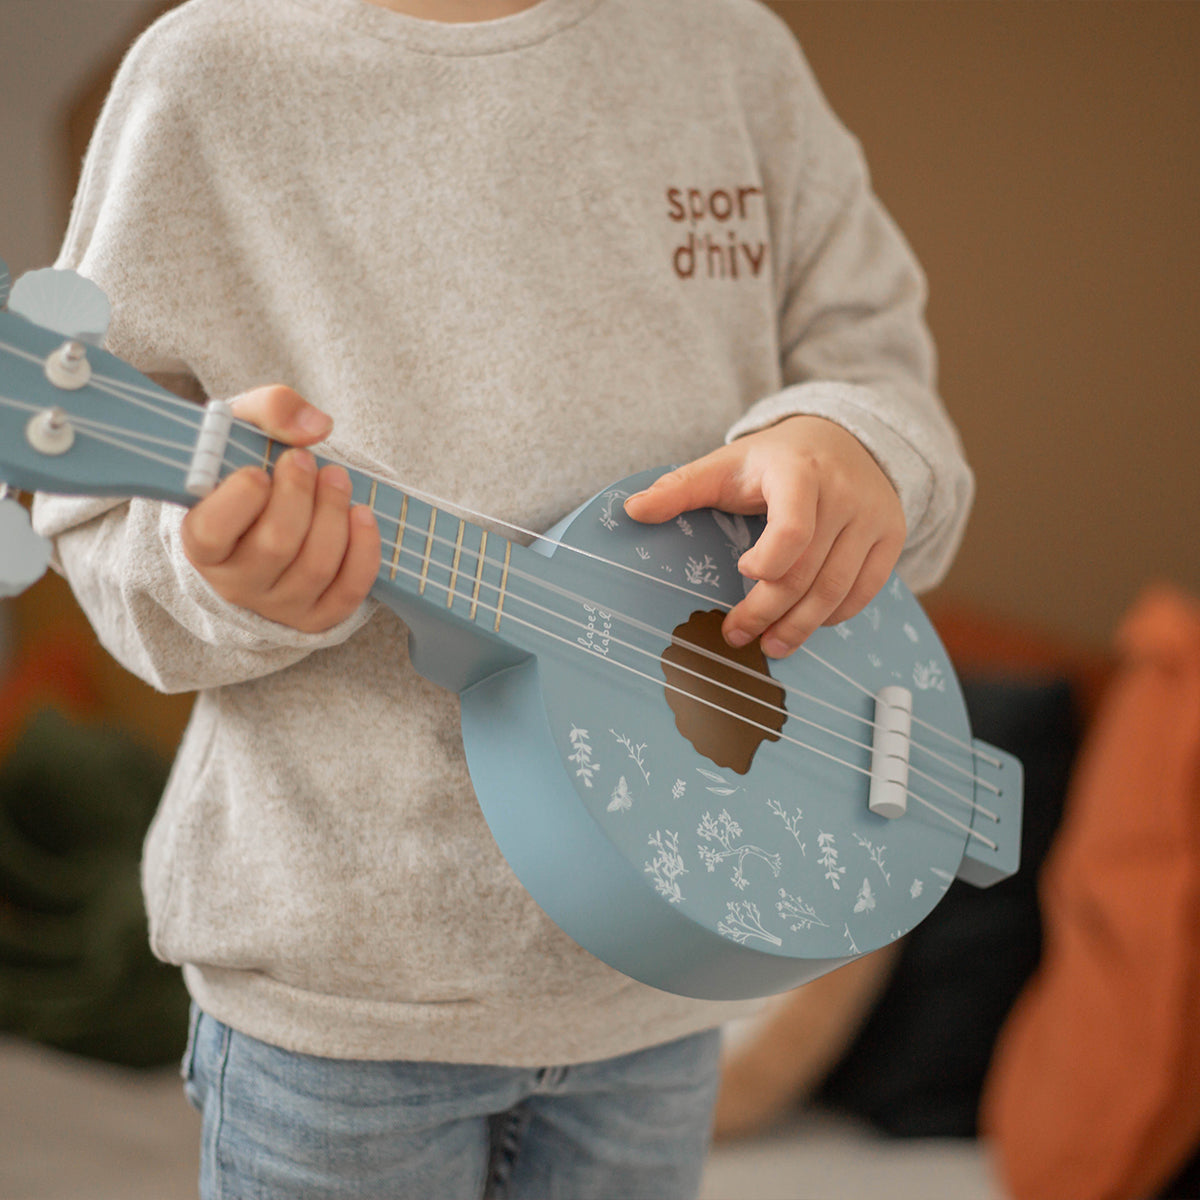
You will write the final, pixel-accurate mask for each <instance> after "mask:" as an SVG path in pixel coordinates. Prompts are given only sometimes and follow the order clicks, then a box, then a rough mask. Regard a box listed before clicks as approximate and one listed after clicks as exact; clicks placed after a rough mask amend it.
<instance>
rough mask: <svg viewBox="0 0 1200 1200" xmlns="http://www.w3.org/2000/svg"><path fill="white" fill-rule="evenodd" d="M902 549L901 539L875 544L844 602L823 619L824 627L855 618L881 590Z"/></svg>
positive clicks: (889, 576)
mask: <svg viewBox="0 0 1200 1200" xmlns="http://www.w3.org/2000/svg"><path fill="white" fill-rule="evenodd" d="M902 548H903V541H902V539H901V540H899V541H897V540H894V539H893V540H891V541H880V542H877V543H876V544H875V546H874V547H873V548H872V549H871V552H870V553H869V554H868V555H867V558H866V561H865V562H864V563H863V565H862V571H861V572H860V573H859V576H858V579H857V580H856V581H855V584H854V587H853V588H851V589H850V592H849V594H848V595H847V596H846V598H845V600H843V601H842V602H841V604H839V605H838V606H837V608H835V609H834V610H833V612H832V613H830V614H829V616H828V617H826V618H825V624H826V625H840V624H841V622H843V621H848V620H850V618H851V617H853V616H857V615H858V614H859V613H860V612H862V610H863V609H864V608H866V606H867V605H868V604H870V603H871V601H872V600H874V599H875V597H876V596H878V595H879V593H880V592H881V591H882V590H883V588H884V586H885V585H886V584H887V581H888V579H889V578H891V574H892V571H894V570H895V568H896V562H897V560H898V559H899V558H900V550H901V549H902Z"/></svg>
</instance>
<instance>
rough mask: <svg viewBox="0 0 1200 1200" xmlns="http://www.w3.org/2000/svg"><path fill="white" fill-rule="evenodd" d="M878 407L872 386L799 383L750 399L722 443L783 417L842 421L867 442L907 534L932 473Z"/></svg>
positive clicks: (913, 533)
mask: <svg viewBox="0 0 1200 1200" xmlns="http://www.w3.org/2000/svg"><path fill="white" fill-rule="evenodd" d="M882 407H883V402H882V400H881V398H880V394H879V393H878V392H877V391H876V390H875V389H873V388H869V387H863V386H862V385H860V384H854V383H836V382H820V383H801V384H796V385H794V386H792V387H787V388H784V389H783V391H781V392H776V393H775V394H774V395H772V396H767V397H765V398H764V399H762V400H759V401H758V402H757V403H755V404H752V405H751V406H750V408H748V409H747V410H746V412H745V414H744V415H743V416H742V417H740V418H739V419H738V420H737V421H736V422H735V423H734V424H733V425H732V426H730V428H729V431H728V432H727V433H726V434H725V442H726V444H728V443H730V442H732V441H735V440H736V439H737V438H740V437H745V436H746V434H748V433H757V432H758V431H759V430H761V429H767V428H769V427H770V426H772V425H777V424H778V423H779V422H780V421H783V420H785V419H786V418H788V417H797V416H811V417H824V418H825V419H826V420H829V421H833V422H835V423H836V424H838V425H840V426H842V428H843V429H845V430H847V431H848V432H850V433H852V434H854V436H855V437H856V438H857V439H858V440H859V441H860V442H861V443H862V444H863V445H864V446H865V447H866V449H867V451H868V452H869V453H870V454H871V456H872V457H873V458H874V459H875V461H876V462H877V463H878V464H879V466H880V469H881V470H882V471H883V473H884V474H885V475H886V476H887V477H888V479H889V481H890V482H891V484H892V487H894V488H895V489H896V494H897V495H898V496H899V497H900V503H901V505H902V506H903V508H904V520H905V523H906V526H907V529H908V536H909V538H910V539H912V538H914V537H917V536H918V530H919V529H920V527H921V524H922V522H923V521H924V519H925V516H926V514H927V512H928V510H929V503H930V499H931V496H932V493H933V472H932V470H931V469H930V466H929V463H928V462H927V461H926V460H925V458H924V457H923V456H922V455H921V453H920V452H919V451H918V450H917V449H916V447H915V446H914V445H913V444H912V442H910V441H909V440H908V439H907V438H905V437H904V436H903V433H902V432H900V431H899V430H897V429H896V428H894V427H893V426H892V425H891V424H889V423H888V422H887V421H885V420H883V418H881V417H880V416H879V411H880V409H881V408H882Z"/></svg>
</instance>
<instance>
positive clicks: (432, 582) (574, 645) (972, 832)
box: [0, 396, 998, 851]
mask: <svg viewBox="0 0 1200 1200" xmlns="http://www.w3.org/2000/svg"><path fill="white" fill-rule="evenodd" d="M0 403H6V404H8V405H10V406H11V407H15V408H18V409H21V410H22V411H31V410H32V411H35V412H40V411H44V410H43V409H42V408H41V407H40V406H36V405H30V404H27V403H24V402H21V401H16V400H13V399H11V398H10V397H7V396H0ZM92 424H95V425H102V424H103V423H100V422H88V421H86V420H84V421H83V422H81V423H80V432H81V433H82V435H83V436H85V437H91V438H94V439H96V440H99V441H102V442H105V443H107V444H112V445H117V446H119V447H121V448H123V449H125V450H127V451H128V452H130V453H133V454H139V455H141V456H142V457H146V458H152V459H154V460H156V461H159V462H164V463H166V464H167V465H168V466H171V467H173V468H175V469H179V470H182V469H183V467H181V465H180V464H179V463H177V462H174V461H173V460H170V459H166V458H164V457H163V456H161V455H158V454H154V453H153V452H151V451H147V450H145V449H143V448H142V447H139V446H136V445H134V444H132V443H130V442H128V441H122V440H121V439H120V438H117V437H109V436H107V435H106V434H103V433H99V432H97V430H96V429H94V428H88V427H86V426H88V425H92ZM118 432H123V431H118ZM392 545H393V546H394V545H395V543H392ZM399 549H400V551H401V553H407V554H417V551H415V550H406V549H405V548H404V547H403V546H400V547H399ZM485 561H486V560H485ZM392 566H393V567H394V568H395V569H397V570H399V571H400V572H401V573H402V574H404V575H407V576H409V577H410V578H413V579H420V578H421V573H420V572H418V571H416V570H413V569H411V568H409V567H406V566H399V565H398V564H396V563H393V564H392ZM425 582H426V586H433V587H435V588H440V589H441V590H442V591H444V592H446V594H447V595H448V596H449V595H450V588H449V584H448V583H446V584H443V583H441V582H440V581H439V580H437V579H430V578H428V576H426V577H425ZM489 587H490V588H493V589H495V590H497V591H498V589H497V588H496V585H494V584H490V585H489ZM514 595H515V594H514ZM517 598H518V599H520V597H517ZM477 603H478V606H479V607H480V608H483V609H484V611H486V612H494V613H496V614H497V615H498V616H499V615H500V613H501V610H500V607H499V604H498V603H497V604H495V605H490V604H488V603H487V602H486V601H478V602H477ZM535 607H538V608H540V607H541V606H540V605H535ZM504 616H505V618H506V619H507V620H509V621H515V622H516V623H517V624H520V625H524V626H526V627H527V628H530V629H533V630H534V631H535V632H537V633H539V634H540V635H542V636H546V637H550V638H552V639H554V640H555V641H557V642H560V643H562V644H563V645H565V646H566V647H567V648H568V649H570V650H572V651H573V652H578V653H582V654H585V655H587V656H588V657H589V658H599V659H601V660H602V661H604V662H606V663H608V665H610V666H615V667H618V668H619V669H621V670H625V671H629V672H631V673H632V674H634V675H637V676H638V677H639V678H642V679H645V680H647V681H648V682H650V683H652V684H654V686H655V687H665V688H667V689H669V690H671V691H674V692H677V693H679V694H680V695H684V696H689V697H690V698H691V699H693V700H695V701H698V702H699V703H701V704H704V705H706V706H707V707H709V708H712V709H714V710H715V711H717V712H719V713H721V714H723V715H725V716H728V717H731V718H732V719H733V720H735V721H741V722H742V723H744V724H747V725H751V726H753V727H755V728H757V729H759V730H761V731H763V732H765V733H766V734H768V735H769V736H770V737H772V738H777V739H782V740H784V741H786V742H789V743H790V744H792V745H794V746H796V747H797V748H799V749H802V750H807V751H808V752H809V753H812V754H816V755H819V756H820V757H822V758H826V759H828V760H830V761H831V762H833V763H835V764H837V765H838V766H841V767H846V768H848V769H849V770H851V771H854V772H856V773H858V774H860V775H865V776H866V777H867V778H871V771H870V770H868V769H867V768H865V767H861V766H859V765H858V764H857V763H852V762H849V761H847V760H846V759H843V758H839V757H838V756H837V755H835V754H831V753H829V752H828V751H826V750H822V749H821V748H820V747H818V746H813V745H811V744H809V743H807V742H803V741H801V740H800V739H798V738H795V737H792V736H790V735H789V734H786V733H783V732H782V730H773V729H771V728H770V727H769V726H766V725H763V724H761V723H760V722H757V721H754V720H752V719H750V718H749V717H746V716H744V715H743V714H741V713H736V712H733V711H732V710H730V709H726V708H724V707H723V706H721V705H719V704H716V703H714V702H713V701H710V700H706V699H705V698H704V697H702V696H696V695H693V694H692V693H690V692H687V691H685V690H684V689H682V688H679V687H677V686H675V685H673V684H671V683H669V682H663V681H660V680H658V679H656V678H654V676H652V675H649V674H647V673H646V672H644V671H639V670H638V669H637V668H636V667H632V666H630V665H629V664H628V663H622V662H617V661H615V660H612V659H608V658H606V657H604V656H601V655H596V654H595V652H594V651H589V650H588V649H587V648H586V647H583V646H581V645H579V644H578V642H575V641H572V640H570V639H569V638H566V637H563V636H561V635H559V634H556V633H553V632H552V631H550V630H548V629H545V628H543V627H542V626H539V625H537V624H536V623H535V622H531V621H525V620H524V619H522V618H521V617H518V616H515V615H514V614H513V613H512V612H511V611H510V612H509V613H507V614H504ZM571 623H575V622H571ZM631 648H634V649H637V647H631ZM743 698H745V697H743ZM749 699H751V700H754V698H753V697H749ZM756 702H757V701H756ZM810 723H811V722H810ZM818 728H821V727H820V726H818ZM824 732H829V733H834V731H832V730H824ZM835 736H844V735H838V734H835ZM848 740H853V739H848ZM863 748H864V749H865V748H867V747H863ZM903 790H904V792H905V794H906V795H907V796H909V797H911V798H912V799H913V800H915V801H916V802H917V803H918V804H921V805H923V806H924V807H925V808H927V809H929V810H930V811H931V812H933V813H935V814H936V815H937V816H939V817H941V818H942V820H944V821H946V822H947V823H948V824H950V825H951V826H953V827H954V828H956V829H959V830H961V831H962V832H964V833H965V834H967V835H968V837H974V838H977V839H978V840H979V841H981V842H982V843H983V844H984V845H985V846H987V847H988V848H989V849H990V850H992V851H996V850H997V849H998V846H997V844H996V843H995V842H993V841H992V840H991V839H990V838H988V837H986V836H985V835H984V834H982V833H980V832H979V831H978V830H976V829H973V828H972V827H971V826H970V825H967V824H966V823H965V822H963V821H960V820H958V818H956V817H954V816H952V815H951V814H950V813H948V812H946V811H945V810H944V809H942V808H939V807H938V806H937V805H936V804H934V803H932V802H931V801H930V800H928V799H926V798H925V797H924V796H921V795H919V794H918V793H916V792H914V791H912V790H911V789H909V788H904V789H903Z"/></svg>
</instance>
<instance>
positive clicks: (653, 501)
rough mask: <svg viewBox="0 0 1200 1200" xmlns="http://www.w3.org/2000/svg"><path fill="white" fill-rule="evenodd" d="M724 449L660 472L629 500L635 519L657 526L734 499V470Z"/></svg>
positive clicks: (628, 506) (631, 514)
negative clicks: (687, 513)
mask: <svg viewBox="0 0 1200 1200" xmlns="http://www.w3.org/2000/svg"><path fill="white" fill-rule="evenodd" d="M727 459H728V456H727V455H726V454H725V453H724V448H723V449H722V450H717V451H714V452H713V453H712V454H707V455H705V456H704V457H703V458H698V459H696V461H695V462H690V463H688V464H687V465H686V466H683V467H677V468H676V469H675V470H674V471H668V472H667V473H666V474H665V475H660V476H659V477H658V478H657V479H656V480H655V481H654V482H653V483H652V484H651V485H650V486H649V487H648V488H647V489H646V490H645V491H642V492H637V493H636V494H635V495H633V496H630V497H629V499H628V500H626V501H625V511H626V513H628V515H629V516H631V517H632V518H633V519H634V520H635V521H642V522H645V523H646V524H650V525H657V524H659V523H661V522H663V521H669V520H671V519H672V518H673V517H677V516H679V514H680V513H683V512H688V511H689V510H690V509H693V508H721V507H724V506H725V505H727V504H728V503H729V501H730V498H731V488H730V484H731V482H732V478H731V476H732V472H731V469H730V466H729V463H728V461H727Z"/></svg>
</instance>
